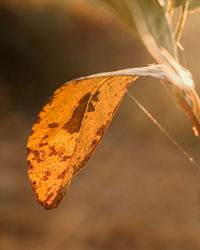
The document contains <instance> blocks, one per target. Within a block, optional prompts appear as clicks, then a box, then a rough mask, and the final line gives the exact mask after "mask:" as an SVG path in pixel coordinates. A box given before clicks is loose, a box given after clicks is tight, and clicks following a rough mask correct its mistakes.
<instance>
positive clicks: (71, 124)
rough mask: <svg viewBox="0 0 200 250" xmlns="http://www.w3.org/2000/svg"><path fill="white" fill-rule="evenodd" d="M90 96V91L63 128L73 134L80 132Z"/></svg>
mask: <svg viewBox="0 0 200 250" xmlns="http://www.w3.org/2000/svg"><path fill="white" fill-rule="evenodd" d="M90 96H91V93H90V92H89V93H87V94H86V95H84V96H83V97H82V98H81V100H80V101H79V104H78V106H77V107H76V108H75V110H74V112H73V114H72V116H71V118H70V120H69V121H68V122H67V123H65V124H64V126H63V129H65V130H66V131H67V132H68V133H70V134H73V133H77V132H79V130H80V128H81V124H82V120H83V117H84V113H85V109H86V107H87V102H88V100H89V98H90Z"/></svg>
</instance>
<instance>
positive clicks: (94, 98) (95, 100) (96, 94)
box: [92, 91, 100, 102]
mask: <svg viewBox="0 0 200 250" xmlns="http://www.w3.org/2000/svg"><path fill="white" fill-rule="evenodd" d="M99 93H100V92H99V91H97V92H96V93H95V94H94V95H93V97H92V101H94V102H98V101H99V97H98V95H99Z"/></svg>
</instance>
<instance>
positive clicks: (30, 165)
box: [28, 161, 33, 170]
mask: <svg viewBox="0 0 200 250" xmlns="http://www.w3.org/2000/svg"><path fill="white" fill-rule="evenodd" d="M28 169H29V170H31V169H33V165H32V164H31V162H30V161H28Z"/></svg>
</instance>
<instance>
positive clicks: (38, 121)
mask: <svg viewBox="0 0 200 250" xmlns="http://www.w3.org/2000/svg"><path fill="white" fill-rule="evenodd" d="M40 121H41V118H40V116H39V115H38V118H37V120H36V122H35V124H37V123H40Z"/></svg>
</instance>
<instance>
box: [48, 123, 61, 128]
mask: <svg viewBox="0 0 200 250" xmlns="http://www.w3.org/2000/svg"><path fill="white" fill-rule="evenodd" d="M58 126H59V125H58V123H57V122H53V123H50V124H48V127H49V128H57V127H58Z"/></svg>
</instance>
